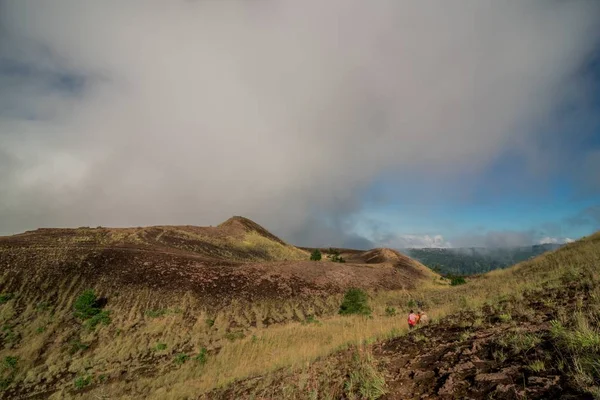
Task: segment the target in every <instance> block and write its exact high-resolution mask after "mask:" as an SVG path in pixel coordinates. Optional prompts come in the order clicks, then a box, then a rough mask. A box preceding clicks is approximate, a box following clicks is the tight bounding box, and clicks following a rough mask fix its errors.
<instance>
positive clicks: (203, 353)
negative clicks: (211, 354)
mask: <svg viewBox="0 0 600 400" xmlns="http://www.w3.org/2000/svg"><path fill="white" fill-rule="evenodd" d="M194 360H195V361H198V363H199V364H200V365H204V364H206V361H208V350H207V349H206V347H203V348H201V349H200V353H198V355H197V356H196V357H194Z"/></svg>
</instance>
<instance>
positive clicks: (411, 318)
mask: <svg viewBox="0 0 600 400" xmlns="http://www.w3.org/2000/svg"><path fill="white" fill-rule="evenodd" d="M417 321H418V317H417V314H415V312H414V311H413V310H410V314H408V329H413V328H414V327H415V325H417Z"/></svg>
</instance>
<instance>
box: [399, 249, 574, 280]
mask: <svg viewBox="0 0 600 400" xmlns="http://www.w3.org/2000/svg"><path fill="white" fill-rule="evenodd" d="M561 246H563V245H562V244H555V243H546V244H538V245H533V246H523V247H503V248H483V247H468V248H455V249H448V248H423V249H402V250H401V251H402V252H403V253H405V254H406V255H408V256H409V257H412V258H414V259H416V260H418V261H420V262H421V263H422V264H424V265H426V266H427V267H429V268H431V269H433V270H434V271H436V272H439V273H442V274H453V275H473V274H480V273H484V272H488V271H491V270H494V269H498V268H506V267H509V266H511V265H514V264H517V263H519V262H521V261H525V260H528V259H530V258H533V257H536V256H538V255H540V254H542V253H545V252H547V251H552V250H556V249H558V248H559V247H561Z"/></svg>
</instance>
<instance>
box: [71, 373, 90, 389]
mask: <svg viewBox="0 0 600 400" xmlns="http://www.w3.org/2000/svg"><path fill="white" fill-rule="evenodd" d="M90 383H92V377H91V376H89V375H87V376H80V377H78V378H76V379H75V381H74V382H73V385H75V389H77V390H81V389H83V388H84V387H86V386H88V385H89V384H90Z"/></svg>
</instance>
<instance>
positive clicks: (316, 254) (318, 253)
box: [310, 249, 322, 261]
mask: <svg viewBox="0 0 600 400" xmlns="http://www.w3.org/2000/svg"><path fill="white" fill-rule="evenodd" d="M321 257H322V256H321V251H320V250H319V249H315V251H313V252H312V253H311V255H310V259H311V261H320V260H321Z"/></svg>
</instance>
